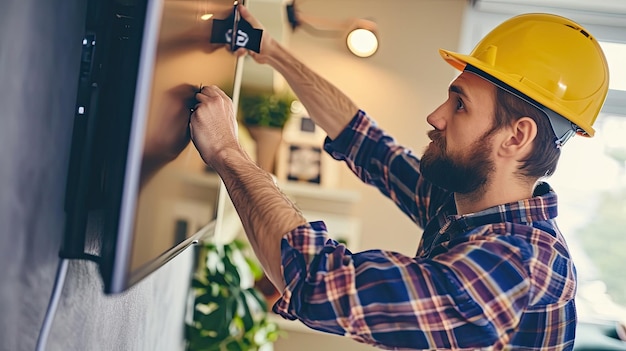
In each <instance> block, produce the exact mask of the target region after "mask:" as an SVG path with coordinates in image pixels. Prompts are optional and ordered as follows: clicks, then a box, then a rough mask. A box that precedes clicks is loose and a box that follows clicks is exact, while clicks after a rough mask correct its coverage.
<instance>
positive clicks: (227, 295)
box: [185, 240, 279, 351]
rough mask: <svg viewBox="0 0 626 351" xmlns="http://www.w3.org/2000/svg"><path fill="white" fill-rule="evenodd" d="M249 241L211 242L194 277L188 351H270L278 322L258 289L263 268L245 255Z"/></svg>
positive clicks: (188, 326) (276, 333)
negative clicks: (268, 314) (270, 317)
mask: <svg viewBox="0 0 626 351" xmlns="http://www.w3.org/2000/svg"><path fill="white" fill-rule="evenodd" d="M245 247H246V245H245V244H244V243H243V242H242V241H239V240H235V241H233V242H232V243H230V244H227V245H219V244H213V243H208V244H205V245H204V246H203V247H202V248H201V251H200V262H202V264H201V265H200V266H199V267H198V269H197V271H196V273H195V277H194V279H193V281H192V288H193V291H194V304H193V320H192V321H190V322H188V323H187V325H186V330H185V336H186V339H187V350H188V351H222V350H228V351H230V350H237V351H248V350H250V351H253V350H259V351H262V350H265V349H269V350H271V349H272V347H271V345H272V343H273V342H274V341H276V340H277V339H278V337H279V330H278V326H277V325H276V324H275V323H272V322H270V321H268V319H267V303H266V301H265V299H264V297H263V296H262V294H261V293H260V292H259V291H258V290H257V289H256V288H254V281H255V280H256V279H258V278H259V277H260V276H261V275H262V273H263V271H262V269H261V267H260V266H259V264H258V263H257V262H256V261H253V260H252V259H250V258H249V257H246V256H244V254H243V250H244V249H245Z"/></svg>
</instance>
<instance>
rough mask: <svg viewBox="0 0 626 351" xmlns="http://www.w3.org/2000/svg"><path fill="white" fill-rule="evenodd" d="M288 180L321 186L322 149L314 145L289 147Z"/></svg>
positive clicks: (292, 145) (293, 145)
mask: <svg viewBox="0 0 626 351" xmlns="http://www.w3.org/2000/svg"><path fill="white" fill-rule="evenodd" d="M287 169H288V170H287V180H291V181H301V182H308V183H316V184H320V180H321V179H320V178H321V175H322V172H321V171H322V148H321V147H319V146H313V145H298V144H291V145H289V159H288V161H287Z"/></svg>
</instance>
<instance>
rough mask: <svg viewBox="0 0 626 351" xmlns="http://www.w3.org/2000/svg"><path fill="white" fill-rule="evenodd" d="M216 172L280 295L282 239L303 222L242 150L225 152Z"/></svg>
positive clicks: (267, 175)
mask: <svg viewBox="0 0 626 351" xmlns="http://www.w3.org/2000/svg"><path fill="white" fill-rule="evenodd" d="M224 153H225V155H224V158H223V162H220V163H219V164H216V165H215V169H216V171H217V172H218V174H219V175H220V177H221V178H222V180H223V181H224V185H225V186H226V189H227V190H228V194H229V195H230V198H231V200H232V202H233V204H234V206H235V208H236V209H237V213H238V214H239V217H240V218H241V222H242V224H243V227H244V230H245V232H246V235H247V236H248V240H249V241H250V244H251V246H252V248H253V249H254V252H255V254H256V256H257V258H258V259H259V261H260V262H261V265H262V266H263V268H264V269H265V273H266V274H267V275H268V277H269V278H270V280H271V281H272V283H274V285H275V286H276V288H277V289H279V291H282V289H283V288H284V287H285V282H284V278H283V276H282V271H281V255H280V241H281V239H282V237H283V236H284V235H285V234H286V233H288V232H289V231H291V230H292V229H295V228H296V227H298V226H300V225H302V224H305V223H306V220H305V219H304V217H303V216H302V214H301V213H300V211H299V210H298V209H297V208H296V206H295V205H294V203H293V202H292V201H291V200H289V199H288V198H287V197H286V196H285V195H284V194H283V193H282V192H281V191H280V189H278V187H277V186H276V184H275V183H274V180H273V179H272V177H271V176H270V175H269V174H268V173H267V172H265V171H263V170H261V169H260V168H259V167H258V166H256V164H255V163H254V162H253V161H252V160H251V159H250V158H249V157H248V155H247V154H246V153H245V152H244V151H241V150H228V151H224Z"/></svg>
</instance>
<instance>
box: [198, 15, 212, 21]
mask: <svg viewBox="0 0 626 351" xmlns="http://www.w3.org/2000/svg"><path fill="white" fill-rule="evenodd" d="M211 17H213V14H212V13H205V14H203V15H202V16H200V19H201V20H203V21H208V20H210V19H211Z"/></svg>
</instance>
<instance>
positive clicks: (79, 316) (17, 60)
mask: <svg viewBox="0 0 626 351" xmlns="http://www.w3.org/2000/svg"><path fill="white" fill-rule="evenodd" d="M84 6H85V4H84V1H81V0H46V1H35V0H3V1H2V3H1V5H0V8H1V9H2V10H1V11H0V82H1V85H0V122H1V125H0V350H2V351H18V350H20V351H21V350H33V349H34V348H35V344H36V340H37V336H38V333H39V328H40V327H41V323H42V321H43V318H44V314H45V311H46V308H47V305H48V300H49V298H50V294H51V291H52V286H53V282H54V277H55V272H56V267H57V264H58V256H57V255H58V252H59V248H60V246H61V241H62V236H63V229H64V211H63V201H64V197H65V181H66V177H67V165H68V161H69V151H70V142H71V135H72V119H73V110H74V103H75V96H76V82H77V74H78V62H79V54H80V42H81V39H82V30H83V25H84V10H85V8H84ZM191 262H192V255H191V253H190V252H189V251H187V252H185V253H183V254H182V255H180V256H178V257H177V258H175V259H174V260H172V261H171V262H170V263H168V264H167V265H166V266H164V267H163V268H162V269H161V270H159V271H158V272H156V273H155V274H153V275H151V276H150V277H148V278H147V279H146V280H144V281H142V282H140V284H138V285H136V286H135V287H134V288H132V289H131V290H130V291H128V292H126V293H124V294H121V295H117V296H106V295H103V294H102V286H101V280H100V276H99V275H98V271H97V267H96V266H95V264H93V263H90V262H84V261H73V262H71V264H70V266H69V271H68V274H67V280H66V283H65V286H64V289H63V294H62V298H61V302H60V305H59V308H58V311H57V315H56V318H55V320H54V324H53V328H52V331H51V335H50V338H49V343H48V346H49V347H48V349H47V350H55V351H56V350H63V351H66V350H81V351H84V350H107V351H108V350H151V351H152V350H168V351H169V350H182V349H183V318H184V308H185V303H186V296H187V292H188V288H189V272H190V271H191V267H192V263H191Z"/></svg>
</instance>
